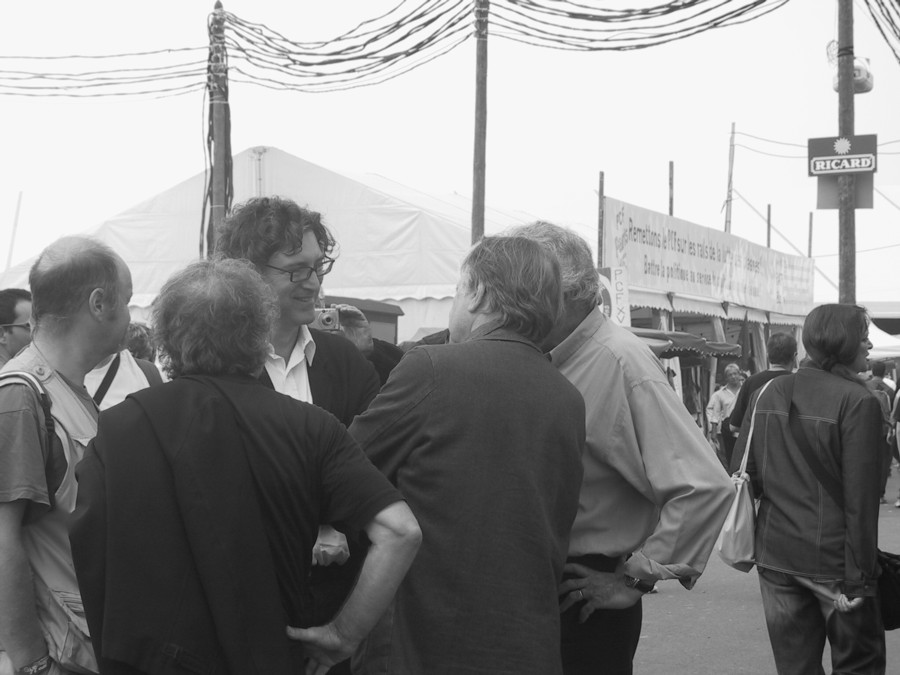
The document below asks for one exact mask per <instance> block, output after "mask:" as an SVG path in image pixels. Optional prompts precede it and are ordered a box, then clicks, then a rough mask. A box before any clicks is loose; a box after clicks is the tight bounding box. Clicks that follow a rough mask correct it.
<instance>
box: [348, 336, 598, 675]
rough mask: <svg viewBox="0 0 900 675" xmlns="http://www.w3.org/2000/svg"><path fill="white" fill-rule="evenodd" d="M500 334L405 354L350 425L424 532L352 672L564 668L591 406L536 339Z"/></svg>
mask: <svg viewBox="0 0 900 675" xmlns="http://www.w3.org/2000/svg"><path fill="white" fill-rule="evenodd" d="M494 328H495V329H494V330H491V326H490V325H486V326H484V327H482V328H479V329H477V330H476V331H475V333H474V334H473V336H472V337H471V338H470V339H468V340H466V341H465V342H463V343H461V344H449V345H440V346H437V345H435V346H425V347H416V348H414V349H412V350H410V351H409V352H407V354H406V355H405V356H404V357H403V359H402V360H401V361H400V363H399V364H397V366H396V368H394V370H393V372H392V373H391V377H390V379H389V380H388V381H387V384H385V386H384V389H383V390H382V392H381V393H380V394H379V395H378V397H377V398H376V399H375V401H374V402H373V403H372V405H371V407H370V408H369V410H367V411H366V412H365V413H364V414H362V415H360V416H359V417H358V418H356V420H355V421H354V422H353V425H352V426H351V427H350V433H351V435H353V437H354V438H356V440H357V441H359V443H360V445H361V447H362V448H363V450H364V451H365V452H366V454H367V455H368V456H369V458H370V459H371V460H372V462H373V463H374V464H375V466H377V467H378V468H379V469H381V471H382V472H384V474H385V475H386V476H387V477H388V478H389V479H390V480H391V481H392V482H393V483H394V484H395V485H396V486H397V488H398V489H399V490H400V492H402V493H403V495H404V497H405V498H406V499H407V502H408V503H409V507H410V508H411V509H412V510H413V513H415V514H416V518H417V519H418V521H419V524H420V526H421V528H422V533H423V543H422V547H421V549H420V550H419V554H418V556H417V557H416V560H415V561H414V562H413V565H412V567H411V568H410V570H409V572H408V573H407V576H406V578H405V579H404V581H403V583H402V585H401V586H400V589H399V590H398V592H397V596H396V600H395V603H394V606H393V609H392V610H389V611H388V612H387V613H386V614H385V616H384V617H383V618H382V621H381V623H380V624H379V626H378V627H377V628H376V629H375V630H374V631H373V632H372V634H371V635H370V636H369V638H368V640H367V642H366V643H365V647H364V649H362V650H361V651H360V652H358V656H360V658H361V659H362V660H363V661H364V666H365V667H364V668H363V669H362V670H359V671H358V672H361V673H373V672H377V673H404V674H405V673H467V674H468V675H475V674H476V673H490V674H491V675H498V674H500V673H504V674H505V673H510V674H511V673H515V674H516V675H526V674H529V673H533V674H535V675H553V674H554V673H561V672H562V671H561V665H560V656H559V654H560V651H559V650H560V646H559V635H560V632H559V631H560V628H559V599H558V594H557V587H558V583H559V580H560V576H561V574H562V567H563V564H564V562H565V558H566V553H567V551H568V540H569V532H570V531H571V528H572V522H573V520H574V518H575V513H576V511H577V509H578V492H579V487H580V485H581V478H582V473H583V469H582V465H581V452H582V448H583V445H584V438H585V422H584V400H583V399H582V397H581V394H580V393H579V392H578V390H577V389H576V388H575V387H574V386H573V385H572V384H571V383H569V382H568V380H566V378H565V377H564V376H563V375H561V374H560V373H559V371H558V370H557V369H556V368H554V367H553V365H552V364H551V363H550V362H549V360H548V359H547V357H546V356H545V355H543V354H542V353H541V352H540V350H539V349H538V348H537V347H535V345H534V344H532V343H531V342H529V341H528V340H526V339H525V338H522V337H521V336H519V335H516V334H515V333H513V332H511V331H509V330H504V329H497V328H496V326H494ZM356 665H357V664H354V672H357V668H356ZM361 665H362V664H361ZM382 667H383V668H384V669H383V670H382V669H381V668H382Z"/></svg>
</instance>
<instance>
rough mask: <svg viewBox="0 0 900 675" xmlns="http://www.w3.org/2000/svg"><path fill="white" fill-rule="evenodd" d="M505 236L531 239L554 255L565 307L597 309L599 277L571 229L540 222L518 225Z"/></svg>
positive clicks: (591, 258) (586, 248)
mask: <svg viewBox="0 0 900 675" xmlns="http://www.w3.org/2000/svg"><path fill="white" fill-rule="evenodd" d="M504 234H507V235H511V236H513V235H514V236H519V237H527V238H528V239H532V240H534V241H536V242H538V243H539V244H541V245H543V246H544V247H546V248H548V249H549V250H550V251H552V252H553V253H554V254H555V255H556V258H557V260H559V269H560V275H561V276H562V287H563V302H564V303H565V304H566V306H567V307H574V308H577V309H583V310H586V311H590V310H592V309H593V308H594V307H596V306H597V303H598V302H599V298H600V274H599V272H597V268H596V266H595V265H594V256H593V255H592V254H591V249H590V247H589V246H588V244H587V242H586V241H585V240H584V238H582V237H581V236H580V235H578V234H577V233H575V232H573V231H572V230H569V229H567V228H565V227H560V226H559V225H554V224H553V223H548V222H546V221H543V220H538V221H536V222H534V223H530V224H528V225H517V226H515V227H512V228H510V229H508V230H506V231H505V232H504Z"/></svg>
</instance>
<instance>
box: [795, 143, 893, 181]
mask: <svg viewBox="0 0 900 675" xmlns="http://www.w3.org/2000/svg"><path fill="white" fill-rule="evenodd" d="M808 150H809V175H810V176H828V175H839V174H843V173H874V172H875V171H876V168H877V158H878V151H877V136H876V135H875V134H868V135H865V136H837V137H830V138H810V139H809V141H808Z"/></svg>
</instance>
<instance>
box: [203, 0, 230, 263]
mask: <svg viewBox="0 0 900 675" xmlns="http://www.w3.org/2000/svg"><path fill="white" fill-rule="evenodd" d="M209 38H210V44H209V77H208V80H207V88H208V89H209V109H210V113H209V116H210V124H211V126H212V132H211V135H212V145H213V163H212V180H211V181H210V183H211V185H210V195H209V197H210V208H209V217H210V224H209V229H208V230H207V232H206V252H207V255H210V254H212V252H213V251H214V250H215V245H216V235H217V234H218V232H219V230H220V228H221V227H222V223H223V222H224V221H225V216H226V215H227V212H228V208H229V206H230V205H229V185H230V183H231V177H230V173H231V138H230V135H231V129H230V122H229V119H230V117H231V115H230V112H229V109H228V61H227V54H226V52H225V12H224V10H223V9H222V3H221V2H219V1H218V0H217V2H216V4H215V9H214V10H213V15H212V21H211V22H210V29H209Z"/></svg>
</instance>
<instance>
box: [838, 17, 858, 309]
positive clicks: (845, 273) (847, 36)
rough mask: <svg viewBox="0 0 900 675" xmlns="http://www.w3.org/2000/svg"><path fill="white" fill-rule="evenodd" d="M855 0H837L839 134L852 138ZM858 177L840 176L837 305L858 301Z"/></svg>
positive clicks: (850, 175) (851, 175)
mask: <svg viewBox="0 0 900 675" xmlns="http://www.w3.org/2000/svg"><path fill="white" fill-rule="evenodd" d="M853 114H854V111H853V0H838V134H839V135H840V136H842V137H843V138H847V139H849V138H850V137H851V136H853V124H854V119H853ZM855 191H856V177H855V176H854V175H853V174H852V173H850V174H841V175H840V176H838V250H839V256H840V258H839V265H838V302H846V303H855V302H856V203H855Z"/></svg>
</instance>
